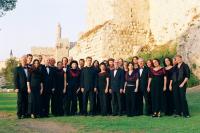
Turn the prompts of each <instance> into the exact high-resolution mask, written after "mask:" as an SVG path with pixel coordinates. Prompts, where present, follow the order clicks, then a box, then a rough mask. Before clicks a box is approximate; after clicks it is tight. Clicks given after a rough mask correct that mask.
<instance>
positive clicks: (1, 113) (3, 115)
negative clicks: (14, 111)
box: [0, 112, 12, 119]
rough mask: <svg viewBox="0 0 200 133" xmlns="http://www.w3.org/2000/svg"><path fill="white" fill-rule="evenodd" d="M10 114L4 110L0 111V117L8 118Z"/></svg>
mask: <svg viewBox="0 0 200 133" xmlns="http://www.w3.org/2000/svg"><path fill="white" fill-rule="evenodd" d="M11 116H12V115H11V114H9V113H6V112H0V118H1V119H3V118H10V117H11Z"/></svg>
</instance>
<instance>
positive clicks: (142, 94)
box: [136, 88, 152, 115]
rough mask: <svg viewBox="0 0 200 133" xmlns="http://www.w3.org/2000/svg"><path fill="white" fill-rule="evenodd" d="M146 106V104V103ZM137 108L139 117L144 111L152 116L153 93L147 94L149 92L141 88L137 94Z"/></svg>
mask: <svg viewBox="0 0 200 133" xmlns="http://www.w3.org/2000/svg"><path fill="white" fill-rule="evenodd" d="M143 99H144V101H145V104H144V101H143ZM136 101H137V102H136V108H137V115H143V110H144V107H145V110H144V113H145V115H151V114H152V99H151V93H150V92H147V90H142V89H141V88H139V91H138V93H136Z"/></svg>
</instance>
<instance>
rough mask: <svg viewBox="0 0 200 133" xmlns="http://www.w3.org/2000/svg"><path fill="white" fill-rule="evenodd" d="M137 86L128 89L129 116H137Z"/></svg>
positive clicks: (127, 108) (127, 105) (127, 111)
mask: <svg viewBox="0 0 200 133" xmlns="http://www.w3.org/2000/svg"><path fill="white" fill-rule="evenodd" d="M134 91H135V86H127V87H126V93H125V94H126V114H127V116H135V115H137V112H136V93H135V92H134Z"/></svg>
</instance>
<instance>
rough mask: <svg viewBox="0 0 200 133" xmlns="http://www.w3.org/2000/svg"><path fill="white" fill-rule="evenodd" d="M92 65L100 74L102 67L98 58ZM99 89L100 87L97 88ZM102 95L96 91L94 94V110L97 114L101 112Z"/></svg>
mask: <svg viewBox="0 0 200 133" xmlns="http://www.w3.org/2000/svg"><path fill="white" fill-rule="evenodd" d="M92 66H93V67H94V70H95V71H96V73H97V74H98V73H99V72H100V68H99V61H98V60H94V62H93V64H92ZM97 90H98V88H97ZM100 110H101V109H100V97H99V94H98V92H95V94H94V111H95V113H96V114H99V113H100Z"/></svg>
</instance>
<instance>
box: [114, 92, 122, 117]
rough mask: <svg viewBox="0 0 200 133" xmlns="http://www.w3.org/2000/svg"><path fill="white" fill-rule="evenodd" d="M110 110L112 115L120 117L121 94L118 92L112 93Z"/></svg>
mask: <svg viewBox="0 0 200 133" xmlns="http://www.w3.org/2000/svg"><path fill="white" fill-rule="evenodd" d="M112 110H113V112H112V113H113V115H121V114H122V107H121V94H120V92H112Z"/></svg>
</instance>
